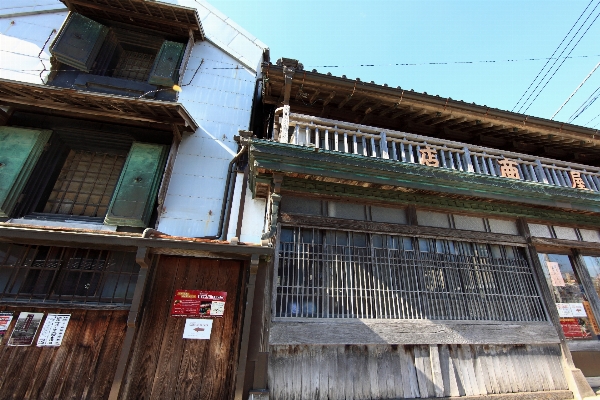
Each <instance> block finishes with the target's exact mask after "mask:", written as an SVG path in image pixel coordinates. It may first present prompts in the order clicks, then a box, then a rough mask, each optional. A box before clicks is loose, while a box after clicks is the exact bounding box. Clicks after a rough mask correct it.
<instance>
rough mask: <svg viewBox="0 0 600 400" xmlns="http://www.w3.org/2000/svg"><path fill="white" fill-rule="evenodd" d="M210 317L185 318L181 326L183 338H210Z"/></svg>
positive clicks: (211, 321)
mask: <svg viewBox="0 0 600 400" xmlns="http://www.w3.org/2000/svg"><path fill="white" fill-rule="evenodd" d="M212 325H213V320H212V319H191V318H188V319H186V320H185V327H184V328H183V338H184V339H210V332H211V331H212Z"/></svg>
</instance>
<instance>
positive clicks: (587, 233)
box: [579, 229, 600, 243]
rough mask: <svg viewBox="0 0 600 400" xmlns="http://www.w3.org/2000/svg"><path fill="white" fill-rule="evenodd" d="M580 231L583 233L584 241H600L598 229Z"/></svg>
mask: <svg viewBox="0 0 600 400" xmlns="http://www.w3.org/2000/svg"><path fill="white" fill-rule="evenodd" d="M579 233H580V234H581V238H582V239H583V241H584V242H596V243H599V242H600V235H598V231H593V230H591V229H580V230H579Z"/></svg>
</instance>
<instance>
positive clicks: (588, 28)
mask: <svg viewBox="0 0 600 400" xmlns="http://www.w3.org/2000/svg"><path fill="white" fill-rule="evenodd" d="M598 5H600V2H599V3H598ZM598 5H596V7H598ZM595 9H596V8H594V10H595ZM592 12H593V11H592ZM590 16H591V14H590ZM599 16H600V12H598V14H597V15H596V17H595V18H594V20H593V21H592V23H591V24H590V25H589V26H588V27H587V29H586V30H585V32H583V34H582V35H581V36H580V37H579V39H578V40H577V42H575V45H574V46H573V47H572V48H571V50H570V51H569V54H567V57H568V56H569V55H570V54H571V53H572V52H573V50H575V48H576V47H577V45H578V44H579V42H581V39H583V38H584V36H585V35H586V33H588V31H589V30H590V28H591V27H592V25H594V22H596V20H597V19H598V17H599ZM588 18H589V17H588ZM586 21H587V19H586ZM584 24H585V22H584ZM581 27H583V25H582V26H581ZM579 29H580V30H581V28H579ZM577 32H579V30H578V31H577ZM573 39H574V37H573ZM573 39H571V40H573ZM569 43H571V42H569ZM561 54H562V53H561ZM555 63H556V61H555ZM564 63H565V59H563V60H562V62H561V63H560V64H559V65H558V67H557V68H556V69H555V70H554V72H553V73H552V75H551V76H550V78H548V80H547V81H546V83H544V86H542V88H541V89H540V91H539V92H538V93H537V94H536V96H535V98H534V99H533V100H531V102H530V103H529V105H528V106H527V108H526V109H525V111H523V113H526V112H527V110H529V107H531V105H532V104H533V103H534V102H535V101H536V100H537V98H538V97H539V95H540V94H541V93H542V91H543V90H544V89H545V88H546V86H548V83H550V81H551V80H552V78H554V75H556V73H557V72H558V70H559V69H560V67H562V65H563V64H564ZM548 72H550V71H548Z"/></svg>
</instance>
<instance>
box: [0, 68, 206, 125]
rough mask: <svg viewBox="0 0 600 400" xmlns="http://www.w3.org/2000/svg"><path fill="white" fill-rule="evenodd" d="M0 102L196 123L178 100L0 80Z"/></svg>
mask: <svg viewBox="0 0 600 400" xmlns="http://www.w3.org/2000/svg"><path fill="white" fill-rule="evenodd" d="M0 104H2V105H5V106H12V107H16V108H19V109H30V110H31V109H37V110H47V111H49V112H51V113H52V114H53V115H61V116H67V117H76V118H85V119H91V120H96V121H110V122H115V123H123V124H127V125H136V126H145V127H151V128H153V129H162V130H168V131H172V129H173V126H177V127H178V128H179V129H180V131H182V132H194V131H196V129H197V128H198V124H196V122H195V121H194V119H193V118H192V117H191V116H190V115H189V114H188V112H187V110H186V109H185V108H184V107H183V105H181V104H180V103H174V102H168V101H158V100H148V99H136V98H131V97H122V96H115V95H108V94H101V93H91V92H83V91H79V90H74V89H65V88H57V87H54V86H46V85H39V84H33V83H23V82H16V81H11V80H8V79H0Z"/></svg>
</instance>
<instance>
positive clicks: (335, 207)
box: [327, 201, 366, 221]
mask: <svg viewBox="0 0 600 400" xmlns="http://www.w3.org/2000/svg"><path fill="white" fill-rule="evenodd" d="M327 211H328V215H329V216H330V217H332V218H344V219H356V220H359V221H364V220H365V219H366V218H365V206H364V205H363V204H355V203H340V202H337V201H330V202H328V203H327Z"/></svg>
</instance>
